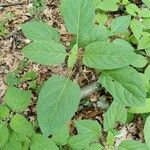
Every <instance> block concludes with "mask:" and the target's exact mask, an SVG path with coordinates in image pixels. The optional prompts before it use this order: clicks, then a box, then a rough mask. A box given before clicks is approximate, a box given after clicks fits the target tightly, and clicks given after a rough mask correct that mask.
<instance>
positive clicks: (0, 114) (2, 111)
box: [0, 105, 9, 120]
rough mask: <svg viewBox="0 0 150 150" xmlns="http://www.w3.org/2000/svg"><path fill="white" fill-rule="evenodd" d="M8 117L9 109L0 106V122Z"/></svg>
mask: <svg viewBox="0 0 150 150" xmlns="http://www.w3.org/2000/svg"><path fill="white" fill-rule="evenodd" d="M8 116H9V108H8V107H7V106H6V105H1V106H0V120H4V119H6V118H7V117H8Z"/></svg>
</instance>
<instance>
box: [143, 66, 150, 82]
mask: <svg viewBox="0 0 150 150" xmlns="http://www.w3.org/2000/svg"><path fill="white" fill-rule="evenodd" d="M144 74H145V75H146V76H147V77H148V79H149V80H150V66H148V67H147V68H146V69H145V72H144Z"/></svg>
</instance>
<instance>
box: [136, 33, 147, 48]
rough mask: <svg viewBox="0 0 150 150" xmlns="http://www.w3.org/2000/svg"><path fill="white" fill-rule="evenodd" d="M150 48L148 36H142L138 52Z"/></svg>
mask: <svg viewBox="0 0 150 150" xmlns="http://www.w3.org/2000/svg"><path fill="white" fill-rule="evenodd" d="M147 48H150V34H148V35H144V36H142V37H141V39H140V40H139V45H138V50H141V49H147Z"/></svg>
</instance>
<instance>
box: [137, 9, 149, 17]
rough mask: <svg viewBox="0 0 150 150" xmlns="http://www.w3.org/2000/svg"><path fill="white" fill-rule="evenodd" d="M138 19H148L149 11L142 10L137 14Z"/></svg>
mask: <svg viewBox="0 0 150 150" xmlns="http://www.w3.org/2000/svg"><path fill="white" fill-rule="evenodd" d="M139 17H143V18H150V10H149V9H147V8H142V10H141V11H140V12H139Z"/></svg>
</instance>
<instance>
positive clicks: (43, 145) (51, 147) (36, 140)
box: [30, 134, 59, 150]
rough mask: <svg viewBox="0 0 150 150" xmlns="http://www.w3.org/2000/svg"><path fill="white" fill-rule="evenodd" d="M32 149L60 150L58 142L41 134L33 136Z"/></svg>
mask: <svg viewBox="0 0 150 150" xmlns="http://www.w3.org/2000/svg"><path fill="white" fill-rule="evenodd" d="M30 150H59V149H58V147H57V146H56V144H55V143H54V142H53V141H52V140H50V139H49V138H46V137H44V136H43V135H41V134H35V135H34V136H33V137H32V138H31V145H30Z"/></svg>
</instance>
